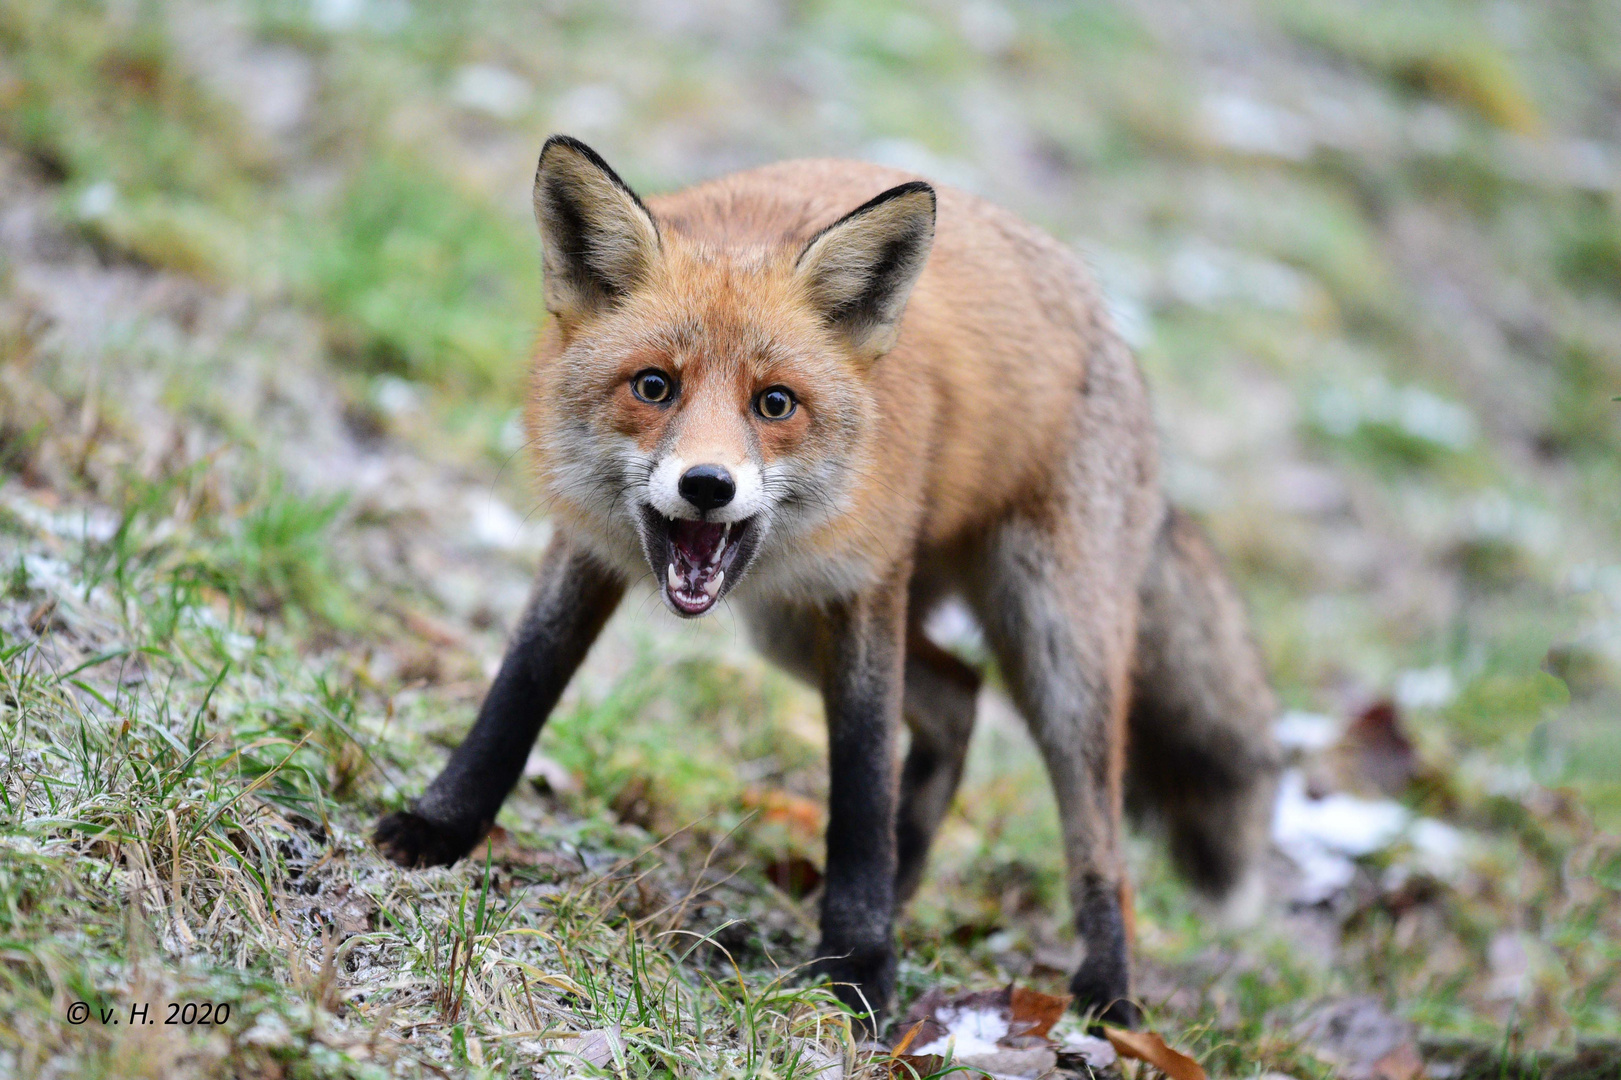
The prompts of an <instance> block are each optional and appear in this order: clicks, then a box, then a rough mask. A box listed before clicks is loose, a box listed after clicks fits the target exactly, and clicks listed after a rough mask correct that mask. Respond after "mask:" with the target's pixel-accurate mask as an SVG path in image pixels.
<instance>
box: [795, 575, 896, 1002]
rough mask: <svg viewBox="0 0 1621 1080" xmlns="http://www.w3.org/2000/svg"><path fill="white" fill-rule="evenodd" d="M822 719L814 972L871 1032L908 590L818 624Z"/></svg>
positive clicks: (889, 978)
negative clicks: (824, 752)
mask: <svg viewBox="0 0 1621 1080" xmlns="http://www.w3.org/2000/svg"><path fill="white" fill-rule="evenodd" d="M823 629H824V632H825V635H826V636H825V638H824V640H823V642H822V650H823V663H822V665H821V668H822V682H823V686H822V697H823V701H824V703H825V706H826V712H827V723H828V779H829V785H828V787H829V791H828V826H827V875H826V878H825V880H824V885H823V892H822V942H821V945H820V947H819V948H818V950H817V957H818V959H817V961H816V963H815V964H814V965H813V967H812V973H813V974H814V975H817V976H820V977H823V978H826V979H827V980H828V981H830V982H831V983H833V989H834V993H836V994H838V996H839V999H840V1000H841V1001H843V1002H844V1003H845V1004H846V1005H848V1006H850V1007H851V1008H852V1009H854V1010H855V1011H856V1012H857V1013H858V1014H866V1016H867V1021H866V1022H867V1024H868V1025H869V1026H870V1027H871V1028H874V1029H876V1027H877V1024H878V1022H879V1021H880V1020H881V1019H882V1017H883V1014H884V1010H885V1008H886V1007H887V1006H888V1003H889V997H890V994H891V992H892V991H893V990H894V987H895V942H894V919H895V867H896V858H895V767H894V759H895V733H896V727H897V725H898V723H899V721H900V715H901V691H902V672H903V665H904V659H905V643H906V589H905V586H904V585H903V584H899V583H892V584H888V585H885V586H882V587H880V588H879V589H876V590H873V591H872V592H871V593H868V594H864V595H862V596H859V597H857V598H855V599H853V600H850V601H847V602H843V603H840V604H837V605H834V606H833V608H832V609H831V610H830V611H829V612H828V617H827V619H826V621H825V623H824V627H823Z"/></svg>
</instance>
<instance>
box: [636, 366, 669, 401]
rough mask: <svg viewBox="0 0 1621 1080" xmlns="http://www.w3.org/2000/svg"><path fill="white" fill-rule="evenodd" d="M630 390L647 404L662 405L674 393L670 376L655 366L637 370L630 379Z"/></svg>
mask: <svg viewBox="0 0 1621 1080" xmlns="http://www.w3.org/2000/svg"><path fill="white" fill-rule="evenodd" d="M630 392H631V393H633V394H635V395H636V396H637V397H638V398H640V399H641V400H643V401H645V402H647V403H648V404H649V405H663V404H664V403H665V402H666V401H669V400H670V398H671V397H672V396H673V395H674V393H675V384H674V383H672V382H671V381H670V377H669V376H668V375H666V374H664V372H662V371H659V370H657V369H656V368H648V369H647V370H646V371H638V372H637V373H636V374H635V375H634V376H633V377H632V378H631V380H630Z"/></svg>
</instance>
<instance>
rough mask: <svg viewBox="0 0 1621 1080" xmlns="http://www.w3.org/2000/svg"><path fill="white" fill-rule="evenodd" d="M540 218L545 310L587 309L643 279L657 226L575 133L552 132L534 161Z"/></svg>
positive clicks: (561, 312)
mask: <svg viewBox="0 0 1621 1080" xmlns="http://www.w3.org/2000/svg"><path fill="white" fill-rule="evenodd" d="M535 222H536V224H538V225H539V226H540V240H541V245H542V247H543V248H544V250H545V260H546V309H547V310H548V311H550V312H551V313H552V314H554V315H561V316H565V317H567V316H571V315H582V314H585V313H587V312H589V311H592V310H595V309H598V308H602V307H606V306H609V305H611V304H613V303H614V302H615V301H617V300H618V299H619V298H620V297H622V296H624V295H625V294H626V293H628V292H630V291H631V290H632V289H634V288H635V287H636V286H637V285H638V284H640V283H641V282H642V281H643V280H645V279H646V277H647V275H648V273H649V272H650V271H651V270H652V268H653V264H654V262H655V261H656V260H657V258H658V254H659V230H658V226H657V225H655V224H654V223H653V215H651V214H649V213H648V212H647V207H646V206H643V205H642V200H641V199H639V198H637V197H636V193H635V192H634V191H632V190H630V187H629V186H628V185H627V184H626V183H625V182H624V181H623V180H621V179H619V174H618V173H616V172H614V171H613V169H611V168H609V167H608V163H607V162H606V161H603V160H602V158H601V157H600V156H599V155H598V154H597V152H596V151H595V150H593V149H591V148H590V147H589V146H587V145H585V144H584V143H583V142H580V141H579V140H578V139H573V138H570V137H569V136H567V135H553V136H552V137H551V138H549V139H547V140H546V145H545V146H544V147H543V148H542V149H541V151H540V164H539V165H538V166H537V167H536V168H535Z"/></svg>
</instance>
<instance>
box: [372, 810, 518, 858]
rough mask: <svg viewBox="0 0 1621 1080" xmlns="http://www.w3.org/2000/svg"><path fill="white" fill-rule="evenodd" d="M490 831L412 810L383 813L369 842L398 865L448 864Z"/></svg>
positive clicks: (471, 847)
mask: <svg viewBox="0 0 1621 1080" xmlns="http://www.w3.org/2000/svg"><path fill="white" fill-rule="evenodd" d="M488 831H489V827H488V826H487V825H486V826H485V827H483V828H477V827H475V828H465V827H457V826H455V825H444V824H441V823H439V822H436V821H429V820H428V819H427V818H425V817H423V816H422V815H421V814H419V813H417V812H416V811H415V810H400V811H397V812H395V813H392V814H385V815H384V816H383V817H382V818H381V819H380V820H379V821H378V822H377V829H376V830H375V831H374V832H373V833H372V837H371V838H372V843H374V844H376V845H377V848H378V850H379V851H381V852H382V853H383V854H384V855H386V856H387V857H388V858H390V859H392V860H393V861H394V862H397V863H399V864H400V865H401V866H404V867H409V868H411V869H418V868H421V867H424V866H449V865H450V864H451V863H453V862H455V861H456V860H457V859H459V858H461V857H462V856H463V855H466V854H467V853H468V852H469V851H472V850H473V845H474V844H476V843H478V842H479V840H480V839H481V838H482V837H483V836H484V834H485V833H486V832H488Z"/></svg>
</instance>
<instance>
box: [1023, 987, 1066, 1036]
mask: <svg viewBox="0 0 1621 1080" xmlns="http://www.w3.org/2000/svg"><path fill="white" fill-rule="evenodd" d="M1008 990H1009V999H1008V1008H1009V1013H1010V1017H1011V1019H1010V1020H1009V1021H1008V1034H1009V1035H1033V1036H1035V1037H1037V1038H1041V1039H1045V1038H1047V1034H1048V1032H1050V1031H1052V1029H1053V1025H1054V1024H1056V1023H1058V1021H1059V1020H1061V1019H1063V1016H1064V1010H1065V1009H1067V1008H1069V1003H1070V1001H1071V998H1070V997H1069V995H1068V994H1066V995H1064V996H1063V997H1054V996H1053V995H1052V994H1043V993H1042V992H1041V991H1039V990H1030V989H1027V988H1025V987H1023V986H1010V987H1009V988H1008Z"/></svg>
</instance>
